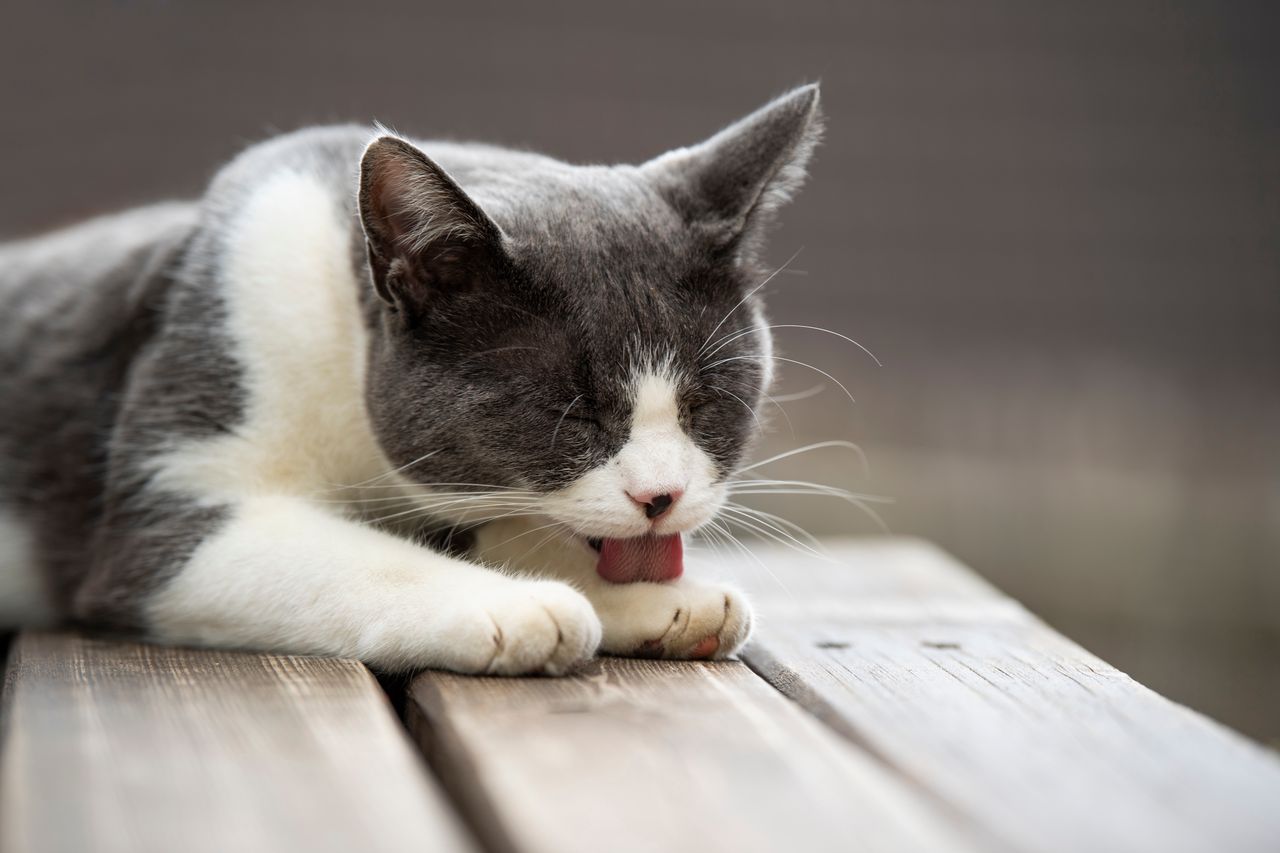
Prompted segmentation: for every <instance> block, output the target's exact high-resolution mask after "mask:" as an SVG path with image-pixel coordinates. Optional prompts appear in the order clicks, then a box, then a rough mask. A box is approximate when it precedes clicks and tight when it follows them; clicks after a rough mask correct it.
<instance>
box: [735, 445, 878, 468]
mask: <svg viewBox="0 0 1280 853" xmlns="http://www.w3.org/2000/svg"><path fill="white" fill-rule="evenodd" d="M827 447H842V448H844V449H845V450H852V451H853V452H854V453H856V454H858V459H860V460H861V461H862V467H863V469H864V470H865V469H866V468H867V454H866V453H865V452H863V450H862V448H861V447H859V446H858V445H856V444H854V443H853V442H852V441H818V442H814V443H813V444H806V445H805V446H804V447H797V448H795V449H794V450H788V451H786V452H784V453H779V454H778V455H776V456H770V457H769V458H768V459H762V460H760V461H759V462H753V463H752V464H750V465H748V466H746V467H745V468H739V469H738V474H745V473H746V472H748V471H754V470H755V469H756V468H763V467H764V466H765V465H771V464H773V463H774V462H780V461H782V460H783V459H788V458H790V457H792V456H798V455H799V454H801V453H810V452H812V451H814V450H822V449H824V448H827Z"/></svg>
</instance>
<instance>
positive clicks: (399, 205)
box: [359, 136, 502, 322]
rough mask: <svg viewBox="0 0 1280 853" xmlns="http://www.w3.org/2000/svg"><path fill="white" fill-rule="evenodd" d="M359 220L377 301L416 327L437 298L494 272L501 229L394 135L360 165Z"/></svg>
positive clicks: (374, 146)
mask: <svg viewBox="0 0 1280 853" xmlns="http://www.w3.org/2000/svg"><path fill="white" fill-rule="evenodd" d="M359 204H360V221H361V223H362V224H363V226H364V234H365V242H366V244H367V246H368V251H369V269H370V271H371V272H372V274H373V286H374V288H375V289H376V290H377V293H378V296H379V297H381V298H382V300H383V301H384V302H386V303H387V304H388V305H390V306H391V307H392V308H393V310H396V311H399V312H400V313H402V314H403V315H404V316H405V320H406V321H407V322H415V321H416V320H417V319H418V318H419V317H420V316H421V315H422V313H423V312H424V311H425V310H427V308H428V307H429V305H430V303H431V300H432V297H433V296H434V295H436V294H439V293H444V292H447V291H449V290H456V289H459V288H465V287H468V286H470V285H471V284H473V283H474V282H475V281H476V280H478V279H480V278H482V277H484V276H487V275H492V274H493V272H494V270H495V267H496V265H497V264H498V263H499V261H500V258H501V255H502V232H501V230H500V229H499V228H498V226H497V225H496V224H495V223H494V222H493V220H492V219H490V218H489V217H488V216H487V215H486V214H485V212H484V211H483V210H481V209H480V207H479V206H478V205H477V204H476V203H475V202H474V201H472V200H471V198H470V196H468V195H467V194H466V193H465V192H463V191H462V188H461V187H459V186H458V185H457V183H455V182H454V180H453V179H452V178H450V177H449V175H448V174H446V173H445V171H444V170H443V169H441V168H440V167H439V166H437V165H436V164H435V163H434V162H432V160H431V158H429V157H427V155H426V154H424V153H422V151H420V150H419V149H418V148H417V147H416V146H414V145H412V144H411V143H409V142H406V141H405V140H403V139H400V138H398V137H395V136H381V137H378V138H377V139H375V140H374V141H373V142H371V143H370V144H369V147H368V148H366V149H365V152H364V156H363V157H362V158H361V160H360V192H359Z"/></svg>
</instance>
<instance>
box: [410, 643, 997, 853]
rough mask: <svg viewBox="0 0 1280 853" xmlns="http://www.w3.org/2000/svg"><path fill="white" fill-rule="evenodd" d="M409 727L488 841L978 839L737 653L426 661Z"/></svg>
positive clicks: (960, 846) (616, 849)
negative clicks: (480, 673)
mask: <svg viewBox="0 0 1280 853" xmlns="http://www.w3.org/2000/svg"><path fill="white" fill-rule="evenodd" d="M409 706H410V710H409V714H408V718H409V725H410V730H411V731H412V732H413V733H414V734H415V735H416V736H417V737H418V738H419V739H420V740H421V742H422V744H423V747H424V750H425V752H426V753H427V755H428V757H429V759H430V760H431V763H432V764H433V765H434V766H435V768H436V770H437V772H438V773H439V774H440V775H441V777H442V778H443V779H444V781H445V784H446V785H447V786H449V787H450V789H451V791H452V792H453V794H454V797H455V800H457V801H458V802H459V804H460V807H461V808H463V809H464V811H465V812H466V813H467V814H468V816H469V818H470V820H471V823H472V826H473V827H474V828H475V829H476V831H477V832H478V833H479V834H480V835H481V838H482V840H483V841H484V842H485V843H486V845H487V846H488V847H489V848H490V849H492V850H495V851H508V852H509V851H539V853H542V851H545V853H573V851H583V853H600V851H610V853H625V851H664V853H667V851H670V853H679V851H698V853H706V851H717V850H733V851H777V850H804V851H823V850H866V851H905V850H912V851H919V850H929V851H940V853H946V851H955V850H966V849H968V850H973V849H982V848H983V847H984V845H982V844H980V843H971V839H972V835H967V834H966V833H965V832H963V831H960V830H958V829H957V828H956V827H955V826H952V825H951V824H950V823H949V822H948V821H947V820H945V819H943V818H942V817H941V816H940V815H939V814H938V813H937V810H936V809H935V808H934V806H933V805H932V804H930V803H927V802H925V801H924V800H923V799H922V798H921V797H918V796H916V795H914V794H913V793H911V792H910V791H909V790H908V786H906V785H904V784H903V783H902V782H901V781H900V780H899V779H897V778H895V777H894V776H893V775H891V774H889V773H887V772H885V771H884V770H883V769H882V768H881V767H879V766H878V765H877V764H876V763H874V762H873V761H872V760H871V759H869V758H868V757H867V756H865V755H864V754H863V753H862V752H861V751H860V750H857V749H855V748H853V747H852V746H851V745H850V744H848V743H845V742H843V741H842V740H841V739H840V738H839V737H837V736H835V735H834V734H832V733H831V732H830V731H828V730H827V729H826V728H825V727H823V726H822V725H821V724H820V723H818V722H817V721H815V720H813V719H812V718H811V717H809V716H808V715H807V714H805V713H804V712H803V711H801V710H800V709H799V708H797V707H796V706H795V705H794V704H793V703H791V702H788V701H787V700H786V699H785V698H784V697H782V696H781V695H780V694H779V693H778V692H777V691H775V690H774V689H773V688H771V687H770V686H769V685H767V684H765V683H764V682H763V681H762V680H761V679H760V678H759V677H758V676H756V675H755V674H754V673H752V672H751V671H750V670H748V669H747V668H746V667H745V666H743V665H742V664H740V663H736V662H730V663H718V664H710V663H671V662H657V661H639V660H619V659H602V660H598V661H596V662H594V663H592V664H591V665H590V666H589V667H588V668H587V669H586V670H585V671H584V672H582V673H580V674H578V675H576V676H573V677H569V678H563V679H545V678H542V679H539V678H526V679H496V678H467V677H461V676H455V675H449V674H445V673H425V674H423V675H421V676H419V677H418V678H417V679H415V681H414V682H413V684H412V687H411V689H410V703H409Z"/></svg>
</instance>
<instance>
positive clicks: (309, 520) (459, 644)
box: [149, 497, 601, 674]
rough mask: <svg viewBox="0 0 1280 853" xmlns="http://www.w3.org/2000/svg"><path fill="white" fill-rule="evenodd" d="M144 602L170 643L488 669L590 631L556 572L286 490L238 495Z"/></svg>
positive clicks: (540, 656)
mask: <svg viewBox="0 0 1280 853" xmlns="http://www.w3.org/2000/svg"><path fill="white" fill-rule="evenodd" d="M149 615H150V617H151V623H152V626H153V630H154V631H155V632H156V633H157V635H158V636H160V637H162V638H164V639H166V640H169V641H171V642H183V643H200V644H205V645H217V646H245V647H252V648H265V649H276V650H284V651H290V652H301V653H306V654H325V655H339V656H344V657H355V658H358V659H360V660H363V661H365V662H367V663H370V664H373V665H375V666H380V667H386V668H390V669H404V668H410V667H415V668H416V667H423V666H437V667H445V668H447V669H453V670H456V671H459V672H475V673H478V672H489V673H496V674H517V673H524V672H538V671H544V672H549V673H552V674H558V673H562V672H564V671H565V670H567V669H568V668H570V667H571V666H573V665H574V664H575V663H577V662H579V661H581V660H582V659H584V658H586V657H589V656H590V655H592V654H593V653H594V652H595V650H596V647H597V646H598V645H599V644H600V634H601V628H600V622H599V620H598V619H597V617H596V615H595V612H594V611H593V610H592V607H591V604H590V603H589V602H588V601H587V600H586V599H585V598H583V597H582V596H581V595H580V594H578V593H577V592H575V591H574V590H573V589H571V588H570V587H569V586H567V585H565V584H562V583H558V582H556V581H549V580H546V581H544V580H525V579H517V578H512V577H507V576H504V575H501V574H498V573H497V572H494V571H491V570H489V569H486V568H483V567H481V566H477V565H472V564H469V563H465V562H462V561H459V560H454V559H452V558H449V557H446V556H443V555H440V554H435V553H432V552H430V551H428V550H426V549H424V548H419V547H417V546H416V545H413V544H410V543H409V542H407V541H404V540H401V539H398V538H396V537H394V536H391V535H389V534H387V533H383V532H381V531H378V530H374V529H373V528H370V527H366V526H363V525H361V524H358V523H356V522H350V521H345V520H342V519H337V518H334V517H333V516H331V515H329V514H328V513H326V512H323V511H321V510H319V509H317V508H315V507H313V506H310V505H308V504H307V503H306V502H305V501H302V500H300V499H297V498H291V497H255V498H250V499H248V500H245V501H243V502H241V503H240V505H239V507H238V509H237V510H236V514H235V517H234V518H233V519H232V521H231V522H230V523H229V524H228V525H227V526H226V528H225V529H223V530H222V531H221V532H219V533H218V534H217V535H215V536H214V537H213V538H211V539H209V540H207V541H206V542H205V543H204V544H202V545H201V546H200V547H199V548H198V549H197V550H196V553H195V555H194V556H193V557H192V559H191V561H190V562H189V563H188V565H187V566H186V567H185V568H184V569H183V571H182V573H181V574H179V575H178V577H177V578H176V579H174V581H172V582H171V583H170V584H169V585H168V586H166V587H165V588H164V589H163V590H162V591H161V592H160V593H158V594H157V595H156V596H155V597H154V598H153V599H152V601H151V603H150V606H149Z"/></svg>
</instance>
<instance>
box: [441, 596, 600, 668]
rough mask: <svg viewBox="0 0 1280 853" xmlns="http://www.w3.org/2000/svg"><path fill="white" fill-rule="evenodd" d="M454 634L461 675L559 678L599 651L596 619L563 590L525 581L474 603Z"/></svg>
mask: <svg viewBox="0 0 1280 853" xmlns="http://www.w3.org/2000/svg"><path fill="white" fill-rule="evenodd" d="M462 623H463V624H461V625H459V626H457V629H456V634H455V636H456V642H457V651H458V653H459V654H458V659H457V661H456V663H455V665H453V666H451V667H450V668H451V669H454V670H456V671H459V672H464V673H474V674H480V673H484V674H488V675H527V674H535V673H543V674H546V675H563V674H564V673H566V672H568V671H569V670H571V669H573V668H574V667H575V666H577V665H578V664H580V663H582V662H584V661H586V660H588V659H590V658H591V656H592V655H594V654H595V652H596V649H598V648H599V646H600V635H601V627H600V619H599V618H598V617H597V616H596V614H595V610H594V609H593V608H592V606H591V603H590V602H589V601H587V599H586V598H585V597H583V595H582V594H581V593H579V592H577V591H576V590H574V589H573V588H571V587H569V586H568V585H566V584H563V583H558V582H555V581H529V582H522V583H519V584H518V585H515V586H514V588H512V589H510V590H504V591H503V592H502V593H501V594H500V595H497V596H494V597H492V598H488V599H486V600H484V601H482V602H479V603H478V606H477V608H476V609H474V610H472V611H471V612H469V613H467V614H465V616H464V617H463V619H462Z"/></svg>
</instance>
